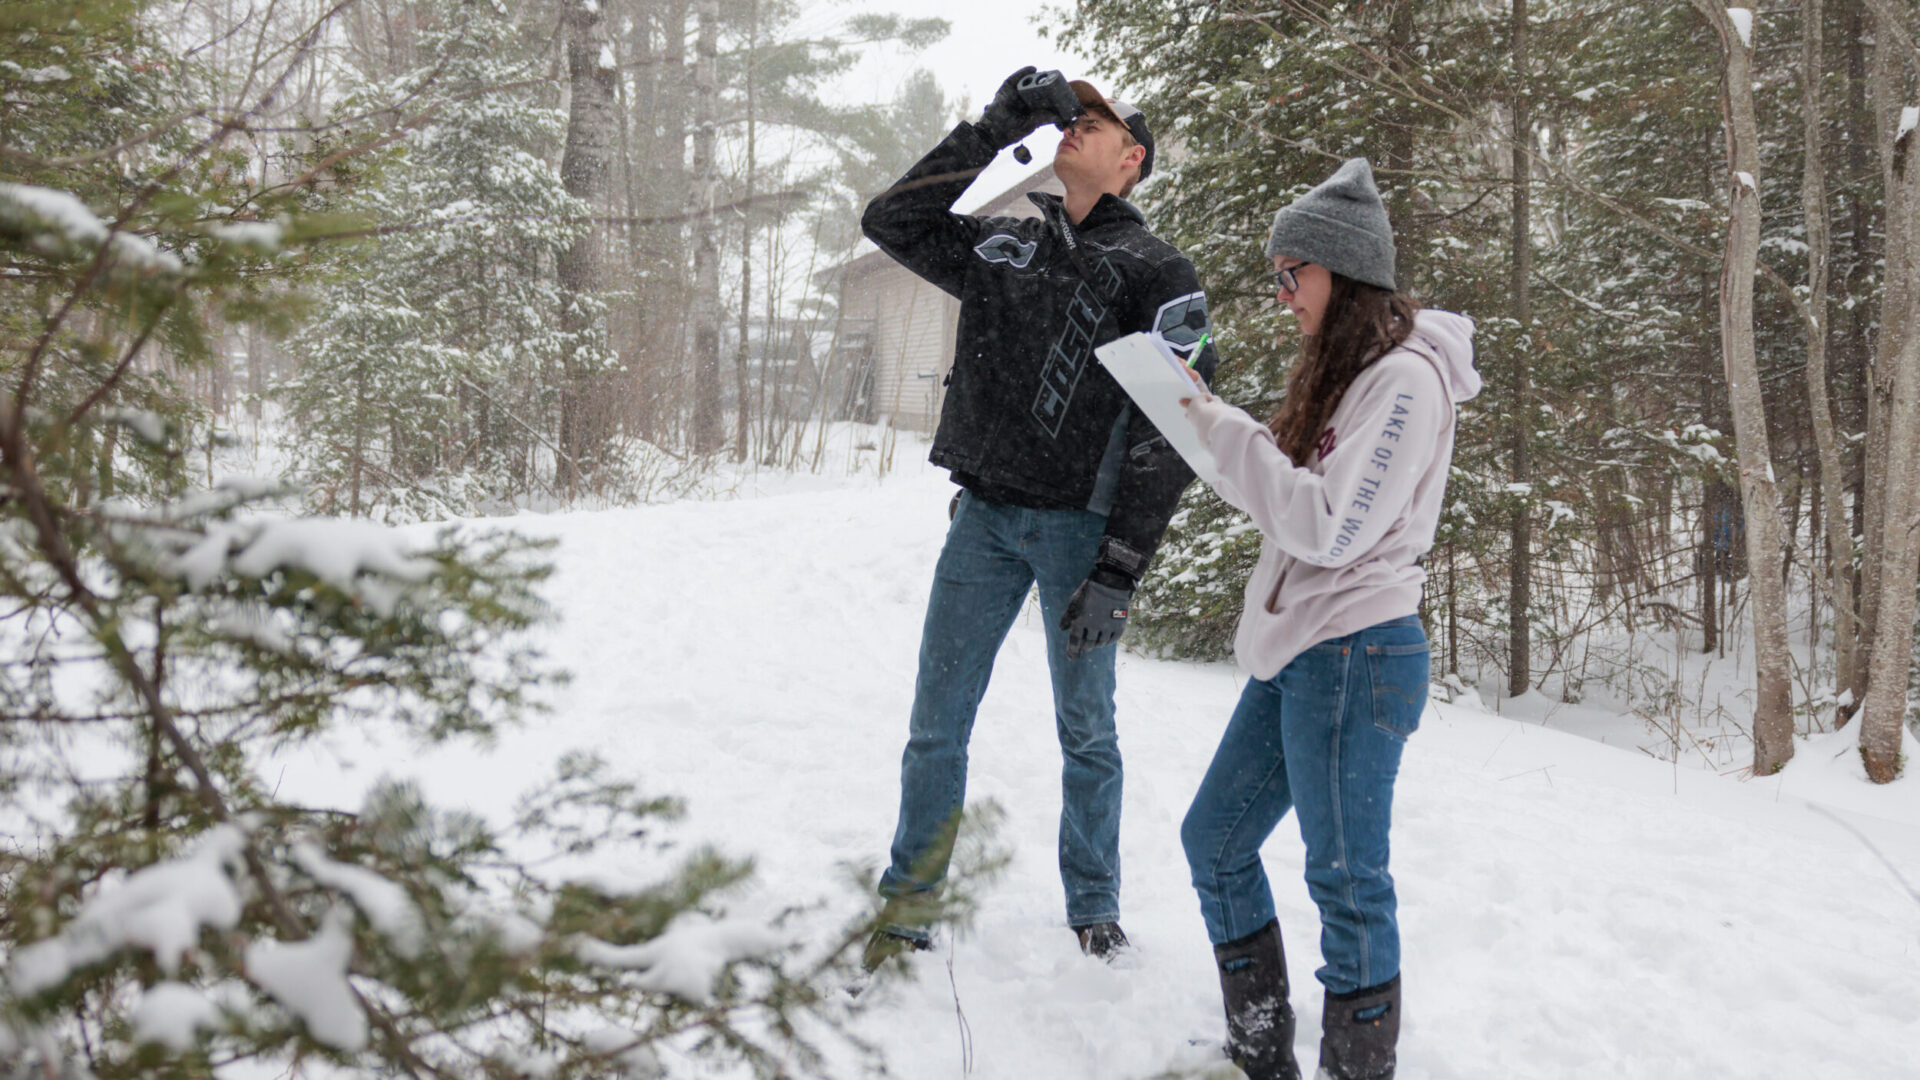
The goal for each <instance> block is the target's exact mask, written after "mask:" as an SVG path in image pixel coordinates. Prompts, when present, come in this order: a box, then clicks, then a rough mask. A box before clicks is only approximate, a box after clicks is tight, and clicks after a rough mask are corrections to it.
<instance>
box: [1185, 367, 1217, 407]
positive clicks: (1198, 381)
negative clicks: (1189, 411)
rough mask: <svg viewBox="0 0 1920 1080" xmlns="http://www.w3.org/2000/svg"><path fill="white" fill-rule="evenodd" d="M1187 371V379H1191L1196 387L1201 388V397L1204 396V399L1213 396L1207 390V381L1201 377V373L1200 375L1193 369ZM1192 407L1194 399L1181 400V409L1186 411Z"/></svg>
mask: <svg viewBox="0 0 1920 1080" xmlns="http://www.w3.org/2000/svg"><path fill="white" fill-rule="evenodd" d="M1186 371H1187V378H1189V379H1192V380H1193V385H1195V386H1197V387H1199V388H1200V394H1201V396H1202V397H1207V396H1211V395H1210V394H1209V392H1208V390H1207V380H1205V379H1203V378H1201V377H1200V373H1199V372H1198V371H1195V370H1194V369H1192V368H1187V369H1186ZM1192 405H1193V399H1192V398H1181V399H1180V407H1181V408H1183V409H1186V408H1191V407H1192Z"/></svg>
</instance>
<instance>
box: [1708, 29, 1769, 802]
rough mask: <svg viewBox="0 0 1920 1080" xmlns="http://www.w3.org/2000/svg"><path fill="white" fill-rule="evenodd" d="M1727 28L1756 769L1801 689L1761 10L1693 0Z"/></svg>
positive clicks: (1727, 266) (1728, 348)
mask: <svg viewBox="0 0 1920 1080" xmlns="http://www.w3.org/2000/svg"><path fill="white" fill-rule="evenodd" d="M1694 6H1695V7H1697V8H1699V9H1700V11H1701V12H1702V13H1703V14H1705V15H1706V17H1707V18H1708V20H1709V21H1711V22H1712V23H1713V25H1714V28H1715V29H1716V30H1717V31H1718V32H1719V36H1720V44H1721V47H1722V49H1723V50H1724V52H1725V56H1726V68H1725V71H1724V72H1723V75H1724V77H1725V82H1724V85H1723V89H1724V94H1723V96H1722V100H1721V104H1722V107H1723V109H1724V110H1725V112H1724V116H1723V122H1724V124H1725V129H1726V141H1727V167H1728V169H1729V170H1730V171H1731V172H1732V174H1733V175H1732V176H1731V177H1729V178H1728V179H1729V181H1730V182H1729V184H1728V192H1727V201H1728V220H1727V246H1726V254H1725V256H1724V257H1723V259H1722V261H1721V269H1720V348H1721V356H1722V358H1723V360H1724V362H1725V364H1726V377H1727V399H1728V402H1729V404H1730V405H1731V406H1732V409H1733V430H1734V440H1735V442H1736V443H1737V444H1738V459H1739V466H1740V498H1741V503H1742V505H1743V507H1744V509H1745V511H1746V541H1747V581H1748V589H1749V591H1750V604H1749V606H1750V607H1751V609H1752V612H1753V651H1754V681H1755V690H1756V698H1755V701H1754V713H1753V772H1754V775H1755V776H1768V775H1771V774H1773V773H1775V772H1777V771H1779V769H1780V767H1781V766H1783V765H1785V764H1786V763H1787V762H1788V761H1789V760H1790V759H1792V757H1793V697H1792V683H1791V681H1790V678H1791V676H1790V674H1789V673H1790V670H1791V663H1792V657H1791V655H1790V653H1789V652H1788V649H1787V604H1786V581H1785V579H1784V578H1783V577H1782V575H1781V572H1780V556H1781V552H1782V551H1784V550H1785V544H1784V542H1783V538H1782V536H1781V523H1780V503H1779V495H1778V492H1777V491H1776V490H1775V488H1776V485H1775V482H1774V476H1773V458H1772V451H1771V448H1770V446H1769V444H1768V438H1767V410H1766V402H1765V400H1764V399H1763V397H1762V386H1761V382H1760V364H1759V360H1758V358H1757V357H1756V355H1755V351H1754V329H1753V277H1754V270H1755V267H1756V266H1757V264H1758V262H1759V258H1760V135H1759V123H1758V120H1757V119H1756V117H1755V112H1754V103H1753V48H1752V46H1751V45H1750V44H1749V43H1748V42H1747V41H1743V40H1742V38H1741V34H1740V32H1739V31H1738V30H1736V28H1735V24H1734V18H1733V16H1732V14H1731V12H1733V11H1742V10H1744V11H1745V13H1746V18H1747V19H1748V20H1749V32H1750V28H1751V22H1750V20H1752V19H1753V9H1751V8H1745V9H1741V8H1732V9H1729V8H1723V7H1721V6H1719V4H1718V2H1717V0H1694Z"/></svg>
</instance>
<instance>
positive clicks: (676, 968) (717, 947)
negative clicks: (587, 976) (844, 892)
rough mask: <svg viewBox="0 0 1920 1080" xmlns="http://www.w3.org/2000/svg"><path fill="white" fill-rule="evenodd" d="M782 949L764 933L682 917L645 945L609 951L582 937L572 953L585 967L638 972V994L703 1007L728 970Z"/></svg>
mask: <svg viewBox="0 0 1920 1080" xmlns="http://www.w3.org/2000/svg"><path fill="white" fill-rule="evenodd" d="M782 944H783V943H782V941H781V940H780V938H779V937H778V936H777V935H775V934H774V933H773V932H772V931H770V930H768V929H766V928H765V927H761V926H755V925H753V924H751V923H747V922H743V921H741V920H738V919H722V920H716V919H712V918H709V917H707V916H705V915H699V914H688V915H683V916H681V917H679V918H677V919H675V920H674V921H673V923H672V924H671V925H669V926H668V927H667V928H666V929H665V930H664V931H662V932H661V933H660V935H659V936H658V937H656V938H654V939H653V940H651V941H646V942H642V943H640V944H638V945H613V944H610V943H608V942H605V941H601V940H599V939H598V938H592V937H585V936H582V937H579V938H576V939H574V942H573V951H574V955H576V956H578V957H579V958H580V959H581V960H583V961H585V962H587V963H589V964H594V965H597V966H599V967H608V968H616V969H620V970H632V971H638V972H640V973H641V975H640V978H639V980H638V982H639V984H640V986H641V988H642V989H646V990H656V991H659V992H661V993H666V994H672V995H673V996H674V997H677V998H680V999H682V1000H683V1001H692V1002H700V1003H705V1002H710V1001H712V1000H713V982H714V980H715V979H717V978H719V977H720V973H721V972H722V971H723V970H725V969H726V966H727V965H728V964H731V963H734V962H735V961H738V960H745V959H748V958H750V957H755V956H763V955H765V954H767V953H769V952H772V951H774V950H775V949H778V948H780V946H781V945H782Z"/></svg>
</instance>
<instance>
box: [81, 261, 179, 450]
mask: <svg viewBox="0 0 1920 1080" xmlns="http://www.w3.org/2000/svg"><path fill="white" fill-rule="evenodd" d="M185 292H186V287H185V285H184V283H182V284H176V285H175V286H174V287H173V289H172V290H171V291H170V292H169V293H168V295H167V299H166V301H165V302H164V303H162V304H161V305H160V306H159V308H158V309H157V310H155V311H154V313H153V317H152V318H151V319H148V320H147V325H146V326H144V327H142V328H141V330H140V334H139V336H137V337H135V338H134V339H133V342H132V344H130V345H128V346H127V351H126V354H125V355H124V356H122V357H121V358H120V362H119V363H118V364H115V365H114V367H113V371H112V372H111V373H110V374H108V376H107V377H106V378H105V379H104V380H102V381H101V383H100V385H98V386H96V387H94V389H93V392H92V393H91V394H88V395H87V397H86V400H84V401H82V402H81V403H80V404H79V405H78V406H76V407H75V408H74V410H73V412H71V413H69V414H68V415H67V421H66V426H67V427H72V426H74V425H75V424H78V423H79V422H80V421H81V419H82V418H84V417H85V416H86V415H87V413H89V412H91V411H92V410H93V407H94V406H95V405H98V404H100V402H101V401H103V400H105V399H106V396H107V395H108V394H111V393H113V391H114V388H115V387H117V386H119V385H120V380H121V379H122V378H123V377H125V375H126V373H127V370H128V369H129V368H131V367H132V366H133V361H134V360H135V358H137V357H138V356H139V355H140V350H141V349H144V348H146V345H147V339H148V338H151V337H152V336H153V332H154V330H155V329H157V328H158V327H159V326H160V320H161V319H163V318H165V317H166V314H167V311H168V309H170V308H172V307H173V305H174V304H176V303H178V302H179V300H180V297H181V296H182V295H184V294H185Z"/></svg>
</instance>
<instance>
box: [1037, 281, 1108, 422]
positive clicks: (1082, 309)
mask: <svg viewBox="0 0 1920 1080" xmlns="http://www.w3.org/2000/svg"><path fill="white" fill-rule="evenodd" d="M1093 271H1094V274H1095V276H1096V277H1098V278H1099V281H1100V286H1101V288H1102V289H1104V290H1105V291H1106V293H1107V295H1109V296H1111V295H1114V294H1116V293H1118V292H1119V291H1120V272H1119V271H1118V270H1115V269H1114V267H1113V262H1112V261H1111V260H1109V259H1104V258H1103V259H1101V260H1100V264H1099V265H1098V266H1096V267H1094V268H1093ZM1106 317H1107V301H1106V299H1105V298H1104V297H1102V296H1101V295H1100V292H1099V291H1097V290H1095V288H1094V286H1093V282H1090V281H1082V282H1080V283H1079V286H1078V287H1077V288H1075V289H1074V291H1073V299H1072V300H1070V301H1068V303H1067V311H1066V325H1065V326H1063V327H1061V329H1060V336H1059V338H1057V339H1056V340H1055V341H1054V343H1053V348H1051V349H1049V350H1047V361H1046V364H1045V365H1044V366H1043V367H1041V369H1040V392H1039V393H1038V394H1037V395H1035V397H1034V399H1033V418H1034V420H1035V421H1036V422H1038V423H1039V425H1040V427H1041V430H1043V431H1045V432H1046V433H1047V437H1048V438H1056V439H1057V438H1059V437H1060V425H1061V423H1062V422H1063V421H1065V420H1066V418H1067V407H1068V406H1069V405H1071V404H1073V391H1074V388H1075V387H1077V386H1078V385H1079V384H1080V376H1081V375H1082V374H1084V373H1085V372H1086V370H1087V364H1088V363H1089V362H1090V361H1091V360H1092V358H1093V346H1094V335H1095V334H1098V333H1099V332H1100V323H1101V322H1102V321H1104V320H1105V319H1106Z"/></svg>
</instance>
